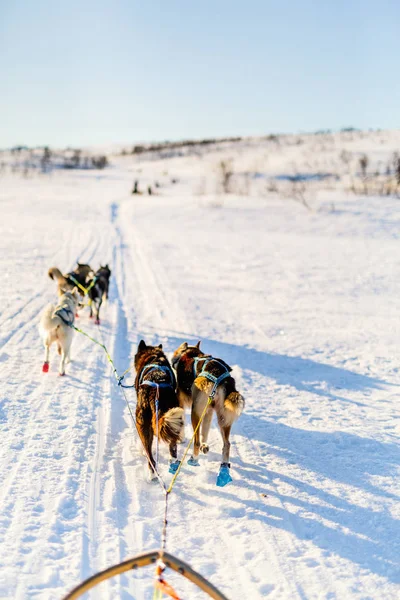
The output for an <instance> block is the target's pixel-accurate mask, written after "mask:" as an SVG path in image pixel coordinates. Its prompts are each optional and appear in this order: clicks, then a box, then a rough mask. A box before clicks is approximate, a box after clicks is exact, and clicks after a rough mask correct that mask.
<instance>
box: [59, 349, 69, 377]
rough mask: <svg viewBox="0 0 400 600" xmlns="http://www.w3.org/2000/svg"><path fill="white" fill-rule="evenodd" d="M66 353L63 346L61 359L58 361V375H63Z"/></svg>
mask: <svg viewBox="0 0 400 600" xmlns="http://www.w3.org/2000/svg"><path fill="white" fill-rule="evenodd" d="M66 358H67V357H66V354H65V350H64V348H63V349H62V351H61V361H60V368H59V372H58V374H59V375H65V359H66Z"/></svg>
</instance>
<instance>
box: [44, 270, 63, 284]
mask: <svg viewBox="0 0 400 600" xmlns="http://www.w3.org/2000/svg"><path fill="white" fill-rule="evenodd" d="M48 276H49V277H50V279H53V281H57V283H60V284H65V283H66V282H67V280H66V279H65V277H64V275H63V274H62V273H61V271H60V269H59V268H58V267H51V269H49V270H48Z"/></svg>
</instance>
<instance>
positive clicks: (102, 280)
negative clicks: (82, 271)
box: [86, 265, 111, 325]
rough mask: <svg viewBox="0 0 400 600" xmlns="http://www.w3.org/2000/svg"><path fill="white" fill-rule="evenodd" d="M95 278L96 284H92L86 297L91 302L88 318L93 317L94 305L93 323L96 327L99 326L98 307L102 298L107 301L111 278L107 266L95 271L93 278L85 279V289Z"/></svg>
mask: <svg viewBox="0 0 400 600" xmlns="http://www.w3.org/2000/svg"><path fill="white" fill-rule="evenodd" d="M95 277H96V278H97V279H96V283H95V284H94V286H93V287H91V288H90V290H89V293H88V296H89V298H90V300H91V303H90V318H92V317H93V305H94V308H95V312H96V319H95V323H96V325H100V307H101V305H102V303H103V300H104V298H105V299H108V288H109V285H110V277H111V270H110V267H109V266H108V265H106V266H105V267H103V266H101V267H100V268H99V269H97V271H96V273H94V274H93V277H90V278H88V279H87V285H86V287H89V286H90V282H91V281H92V279H93V278H95Z"/></svg>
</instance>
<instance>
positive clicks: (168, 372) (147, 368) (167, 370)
mask: <svg viewBox="0 0 400 600" xmlns="http://www.w3.org/2000/svg"><path fill="white" fill-rule="evenodd" d="M152 371H162V372H163V373H164V374H165V375H168V377H169V379H170V383H168V382H167V381H160V382H158V381H150V380H149V379H146V380H145V381H143V377H144V376H145V375H148V374H149V373H151V372H152ZM139 385H148V386H150V387H170V388H172V389H174V376H173V375H172V371H171V369H170V367H168V366H167V365H156V364H150V365H146V366H145V367H143V369H142V372H141V374H140V379H139Z"/></svg>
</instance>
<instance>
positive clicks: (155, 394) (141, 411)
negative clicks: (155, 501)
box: [135, 340, 184, 477]
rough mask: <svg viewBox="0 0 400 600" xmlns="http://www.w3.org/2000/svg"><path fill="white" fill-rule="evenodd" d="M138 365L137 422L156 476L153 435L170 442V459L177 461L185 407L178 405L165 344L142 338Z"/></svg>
mask: <svg viewBox="0 0 400 600" xmlns="http://www.w3.org/2000/svg"><path fill="white" fill-rule="evenodd" d="M135 369H136V379H135V388H136V393H137V405H136V425H137V428H138V432H139V435H140V439H141V440H142V442H143V446H144V448H145V450H146V455H147V459H148V467H149V470H150V477H153V474H154V469H156V468H157V467H156V462H155V460H154V458H153V454H152V442H153V438H154V436H157V437H158V438H161V439H162V440H163V442H165V443H166V444H168V445H169V453H170V462H171V463H174V462H176V460H177V443H178V442H180V441H182V439H183V431H184V419H183V416H184V415H183V412H184V411H183V409H182V408H180V407H179V402H178V398H177V396H176V391H175V389H176V379H175V375H174V373H173V371H172V368H171V366H170V363H169V362H168V359H167V357H166V356H165V354H164V352H163V349H162V344H160V345H159V346H147V345H146V343H145V342H144V341H143V340H141V341H140V343H139V346H138V349H137V353H136V356H135ZM157 407H158V408H157ZM157 412H158V419H157ZM157 420H158V423H157Z"/></svg>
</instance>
